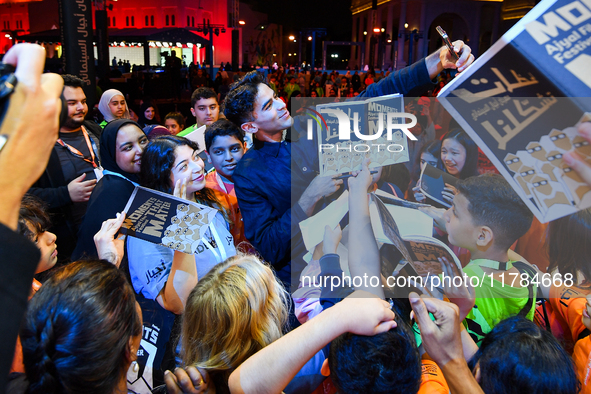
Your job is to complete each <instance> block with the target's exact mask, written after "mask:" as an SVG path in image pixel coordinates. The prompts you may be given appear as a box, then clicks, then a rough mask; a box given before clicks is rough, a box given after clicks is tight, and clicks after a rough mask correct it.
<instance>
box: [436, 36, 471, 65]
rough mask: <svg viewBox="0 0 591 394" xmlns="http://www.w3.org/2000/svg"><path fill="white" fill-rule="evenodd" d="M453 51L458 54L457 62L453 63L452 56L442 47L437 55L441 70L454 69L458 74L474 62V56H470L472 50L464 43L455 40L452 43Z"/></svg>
mask: <svg viewBox="0 0 591 394" xmlns="http://www.w3.org/2000/svg"><path fill="white" fill-rule="evenodd" d="M452 44H453V47H454V51H455V52H456V53H457V54H458V57H459V59H458V61H455V59H454V58H453V56H452V54H451V53H449V50H448V49H447V47H443V48H442V49H441V52H440V53H439V59H440V60H441V65H442V66H443V68H454V69H457V70H458V72H461V71H464V70H465V69H466V67H468V66H469V65H470V64H472V62H473V61H474V55H472V49H470V47H469V46H468V45H466V44H464V41H461V40H457V41H454V42H453V43H452Z"/></svg>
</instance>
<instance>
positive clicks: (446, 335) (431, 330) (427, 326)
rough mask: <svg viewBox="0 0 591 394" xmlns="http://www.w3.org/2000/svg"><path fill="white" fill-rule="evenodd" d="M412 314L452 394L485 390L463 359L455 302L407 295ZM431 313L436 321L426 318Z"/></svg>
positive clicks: (457, 311) (458, 316)
mask: <svg viewBox="0 0 591 394" xmlns="http://www.w3.org/2000/svg"><path fill="white" fill-rule="evenodd" d="M409 299H410V305H411V307H412V310H413V313H414V317H415V319H416V321H417V323H418V324H419V328H420V329H421V337H422V339H423V346H424V347H425V350H426V351H427V354H429V357H431V359H433V361H435V362H436V363H437V365H439V368H441V371H442V372H443V376H444V377H445V380H446V382H447V384H448V385H449V388H450V391H451V393H452V394H480V393H482V394H483V393H484V392H483V391H482V389H481V388H480V386H479V385H478V382H477V381H476V379H474V376H472V372H471V371H470V369H469V368H468V364H467V363H466V359H465V358H464V349H463V346H462V336H461V333H460V325H461V323H460V312H459V309H458V307H457V306H456V305H454V304H452V303H449V302H445V301H440V300H437V299H433V298H426V299H423V298H421V297H419V296H418V295H417V294H416V293H411V294H410V296H409ZM429 313H432V314H433V317H434V318H435V321H432V320H431V318H430V317H429Z"/></svg>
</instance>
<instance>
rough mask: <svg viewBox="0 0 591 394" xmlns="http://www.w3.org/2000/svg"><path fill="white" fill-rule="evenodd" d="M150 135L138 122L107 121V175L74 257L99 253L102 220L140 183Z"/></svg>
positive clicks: (102, 145) (91, 204)
mask: <svg viewBox="0 0 591 394" xmlns="http://www.w3.org/2000/svg"><path fill="white" fill-rule="evenodd" d="M147 144H148V137H147V136H146V134H145V133H144V132H143V130H142V129H141V128H140V127H139V125H138V124H137V123H135V122H134V121H132V120H130V119H118V120H114V121H112V122H110V123H109V124H107V126H106V127H105V129H104V130H103V133H102V134H101V140H100V149H101V161H102V163H103V168H104V171H103V173H104V176H103V178H102V179H101V180H100V181H99V182H98V183H97V185H96V187H95V188H94V190H93V191H92V195H91V196H90V200H89V201H88V209H87V210H86V215H85V216H84V220H83V222H82V225H81V226H80V231H79V233H78V244H77V245H76V249H75V250H74V253H72V260H73V261H75V260H78V259H80V258H82V257H83V256H84V257H91V258H95V257H98V255H97V252H96V247H95V245H94V240H93V237H94V234H95V233H96V232H97V231H98V230H99V229H100V228H101V225H102V223H103V222H104V221H105V220H107V219H111V218H114V217H115V216H116V214H117V213H119V212H122V211H123V209H124V208H125V205H126V204H127V201H128V200H129V197H131V194H132V193H133V190H134V188H135V186H136V185H137V184H138V175H137V174H138V173H139V172H140V164H141V158H142V154H143V153H144V149H145V147H146V145H147Z"/></svg>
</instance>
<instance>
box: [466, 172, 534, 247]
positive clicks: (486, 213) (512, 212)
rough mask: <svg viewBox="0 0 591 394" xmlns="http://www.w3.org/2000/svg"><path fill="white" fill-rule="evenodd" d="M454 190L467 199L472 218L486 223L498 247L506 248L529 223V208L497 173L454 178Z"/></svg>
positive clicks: (474, 221)
mask: <svg viewBox="0 0 591 394" xmlns="http://www.w3.org/2000/svg"><path fill="white" fill-rule="evenodd" d="M457 190H458V192H459V193H460V194H461V195H463V196H464V197H465V198H466V199H467V200H468V211H469V212H470V215H471V216H472V222H473V223H474V224H475V225H484V226H488V227H490V228H491V230H492V231H493V234H494V243H495V245H496V246H497V247H498V248H499V249H502V250H507V249H509V247H510V246H511V245H512V244H513V243H514V242H515V241H516V240H517V239H519V238H520V237H522V236H523V235H524V234H525V233H526V232H527V231H528V230H529V228H530V227H531V223H532V220H533V214H532V212H531V211H530V209H529V208H528V207H527V205H525V203H524V202H523V201H522V200H521V198H520V197H519V195H518V194H517V193H516V192H515V190H513V188H512V187H511V185H509V183H508V182H507V181H506V180H505V178H503V177H502V176H501V175H498V174H483V175H480V176H476V177H470V178H467V179H464V180H463V181H459V182H458V184H457Z"/></svg>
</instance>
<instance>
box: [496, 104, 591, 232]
mask: <svg viewBox="0 0 591 394" xmlns="http://www.w3.org/2000/svg"><path fill="white" fill-rule="evenodd" d="M586 119H591V117H590V116H589V114H585V116H583V118H581V119H580V121H579V122H577V123H576V124H575V125H574V126H572V127H567V128H565V129H563V130H558V129H553V130H551V131H550V132H549V133H548V134H547V135H544V136H542V137H541V138H540V140H539V141H531V142H530V143H529V144H527V146H526V147H525V150H519V151H517V152H514V153H508V154H507V155H506V156H505V158H504V163H505V165H506V167H507V168H508V169H509V171H511V173H512V174H513V179H514V180H515V181H516V182H517V184H518V185H519V189H518V192H522V193H521V194H522V195H524V196H525V197H526V198H528V199H529V200H530V201H531V202H532V203H533V204H534V205H535V206H536V207H537V208H538V209H539V210H540V213H541V216H542V218H543V220H542V221H543V222H547V221H550V220H554V219H557V218H560V217H562V216H565V215H569V214H572V213H574V212H577V211H578V210H581V209H586V208H589V207H591V187H589V186H588V185H587V184H586V183H585V182H584V181H583V180H582V179H581V177H579V175H578V174H577V173H576V172H574V171H573V170H572V168H570V167H569V166H568V165H567V164H566V163H565V162H564V161H563V155H564V154H565V153H566V152H572V151H575V152H576V153H577V154H578V155H579V156H580V157H582V158H583V159H585V160H586V161H587V162H588V163H589V164H591V146H590V145H589V143H588V142H587V141H586V140H585V139H584V138H582V137H581V136H579V135H578V133H577V126H578V124H579V123H580V122H582V121H585V120H586Z"/></svg>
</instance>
